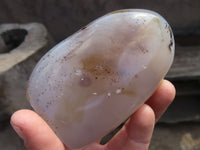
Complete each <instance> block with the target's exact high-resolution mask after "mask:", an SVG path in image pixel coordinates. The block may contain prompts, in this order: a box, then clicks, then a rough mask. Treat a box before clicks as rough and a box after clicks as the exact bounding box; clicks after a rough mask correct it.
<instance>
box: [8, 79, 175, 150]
mask: <svg viewBox="0 0 200 150" xmlns="http://www.w3.org/2000/svg"><path fill="white" fill-rule="evenodd" d="M174 96H175V89H174V87H173V85H172V84H171V83H169V82H168V81H166V80H163V81H162V82H161V84H160V86H159V87H158V89H157V90H156V92H155V93H154V94H153V96H152V97H151V98H149V99H148V100H147V102H146V104H143V105H142V106H141V107H140V108H139V109H138V110H137V111H136V112H135V113H134V114H133V115H132V116H131V118H130V119H129V120H128V121H127V122H126V124H125V125H124V126H123V127H122V129H121V130H120V131H119V132H118V133H117V134H116V135H115V136H114V137H113V138H112V139H111V140H110V141H109V142H108V143H107V144H105V145H100V144H99V143H98V142H96V143H93V144H91V145H90V146H88V147H87V148H85V149H84V150H147V149H148V147H149V143H150V140H151V136H152V133H153V128H154V125H155V121H156V120H158V119H159V117H160V116H161V115H162V114H163V112H164V111H165V110H166V109H167V107H168V105H169V104H170V103H171V102H172V100H173V99H174ZM11 124H12V126H13V128H14V129H15V130H16V131H17V133H18V134H19V135H20V136H21V137H22V138H23V139H24V141H25V145H26V147H27V149H28V150H55V149H56V150H70V149H69V148H67V147H65V146H64V144H63V143H62V142H61V141H60V140H59V139H58V137H57V136H56V135H55V134H54V132H53V131H52V130H51V129H50V127H49V126H48V125H47V124H46V123H45V122H44V121H43V120H42V119H41V118H40V117H39V116H38V115H37V114H36V113H35V112H33V111H30V110H20V111H18V112H16V113H14V114H13V116H12V118H11ZM19 130H20V131H19Z"/></svg>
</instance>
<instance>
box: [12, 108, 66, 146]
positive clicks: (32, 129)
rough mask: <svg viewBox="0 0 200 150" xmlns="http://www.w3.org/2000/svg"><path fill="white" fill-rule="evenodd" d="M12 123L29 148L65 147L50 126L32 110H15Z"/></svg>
mask: <svg viewBox="0 0 200 150" xmlns="http://www.w3.org/2000/svg"><path fill="white" fill-rule="evenodd" d="M11 125H12V126H13V128H14V129H15V131H16V132H17V133H18V134H19V136H20V137H21V138H22V139H23V140H24V143H25V146H26V147H27V149H28V150H55V149H56V150H64V149H65V148H64V145H63V143H62V142H61V141H60V140H59V139H58V138H57V136H56V135H55V134H54V132H53V131H52V130H51V129H50V127H49V126H48V125H47V124H46V123H45V122H44V121H43V120H42V119H41V117H40V116H38V115H37V114H36V113H35V112H33V111H31V110H19V111H17V112H15V113H14V114H13V115H12V117H11Z"/></svg>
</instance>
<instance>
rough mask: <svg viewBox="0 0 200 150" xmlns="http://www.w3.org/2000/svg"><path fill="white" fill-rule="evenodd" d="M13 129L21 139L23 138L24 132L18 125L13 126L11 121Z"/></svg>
mask: <svg viewBox="0 0 200 150" xmlns="http://www.w3.org/2000/svg"><path fill="white" fill-rule="evenodd" d="M11 125H12V127H13V129H14V130H15V132H17V134H18V135H19V136H20V137H21V138H22V139H23V140H25V136H24V133H23V132H22V130H21V129H20V128H19V127H18V126H15V125H13V124H12V123H11Z"/></svg>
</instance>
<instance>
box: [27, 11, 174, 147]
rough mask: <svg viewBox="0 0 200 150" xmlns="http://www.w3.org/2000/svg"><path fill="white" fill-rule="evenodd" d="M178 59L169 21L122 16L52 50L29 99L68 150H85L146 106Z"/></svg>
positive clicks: (144, 14)
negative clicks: (139, 108) (72, 149)
mask: <svg viewBox="0 0 200 150" xmlns="http://www.w3.org/2000/svg"><path fill="white" fill-rule="evenodd" d="M173 57H174V38H173V34H172V31H171V28H170V26H169V24H168V23H167V22H166V20H164V18H162V17H161V16H160V15H159V14H157V13H155V12H152V11H149V10H138V9H129V10H119V11H116V12H113V13H110V14H107V15H105V16H103V17H101V18H99V19H97V20H95V21H94V22H92V23H91V24H89V25H88V26H86V27H84V28H82V29H81V30H79V31H78V32H76V33H75V34H73V35H72V36H70V37H69V38H67V39H65V40H64V41H62V42H61V43H59V44H58V45H56V46H55V47H54V48H53V49H51V50H50V51H49V52H48V53H47V54H46V55H45V56H44V57H43V58H42V59H41V60H40V61H39V63H38V64H37V66H36V67H35V69H34V71H33V73H32V75H31V77H30V81H29V86H28V89H27V96H28V99H29V100H30V103H31V105H32V107H33V108H34V109H35V111H36V112H37V113H38V114H40V115H41V116H42V117H43V118H44V119H45V121H47V123H48V124H49V125H50V126H51V127H52V129H53V130H54V131H55V133H56V134H57V135H58V137H59V138H60V139H61V140H62V141H63V142H64V143H65V144H66V145H67V146H68V147H70V148H80V147H83V146H85V145H88V144H90V143H92V142H94V141H96V140H98V139H100V138H102V137H103V136H104V135H106V134H107V133H109V132H110V131H111V130H113V129H114V128H116V127H117V126H118V125H120V123H122V122H123V121H124V120H126V119H127V117H129V116H130V115H131V114H132V113H133V112H134V111H135V110H136V109H137V108H138V107H139V106H140V105H141V104H143V103H144V102H145V100H147V99H148V98H149V97H150V96H151V95H152V93H153V92H154V91H155V89H156V88H157V86H158V84H159V82H160V81H161V80H162V79H163V78H164V76H165V75H166V73H167V71H168V70H169V68H170V66H171V64H172V61H173ZM144 119H145V118H144Z"/></svg>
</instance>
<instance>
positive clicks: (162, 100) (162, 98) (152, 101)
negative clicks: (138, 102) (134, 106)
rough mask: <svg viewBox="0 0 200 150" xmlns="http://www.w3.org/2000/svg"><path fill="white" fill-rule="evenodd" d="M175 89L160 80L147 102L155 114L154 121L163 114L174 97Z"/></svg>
mask: <svg viewBox="0 0 200 150" xmlns="http://www.w3.org/2000/svg"><path fill="white" fill-rule="evenodd" d="M175 93H176V91H175V88H174V86H173V85H172V84H171V83H170V82H169V81H167V80H162V81H161V83H160V85H159V87H158V88H157V90H156V91H155V93H154V94H153V95H152V96H151V97H150V98H149V99H148V100H147V102H146V104H148V105H149V106H150V107H151V108H152V109H153V110H154V112H155V117H156V121H157V120H158V119H159V118H160V117H161V115H162V114H163V113H164V112H165V110H166V109H167V107H168V106H169V105H170V104H171V103H172V101H173V99H174V97H175Z"/></svg>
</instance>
